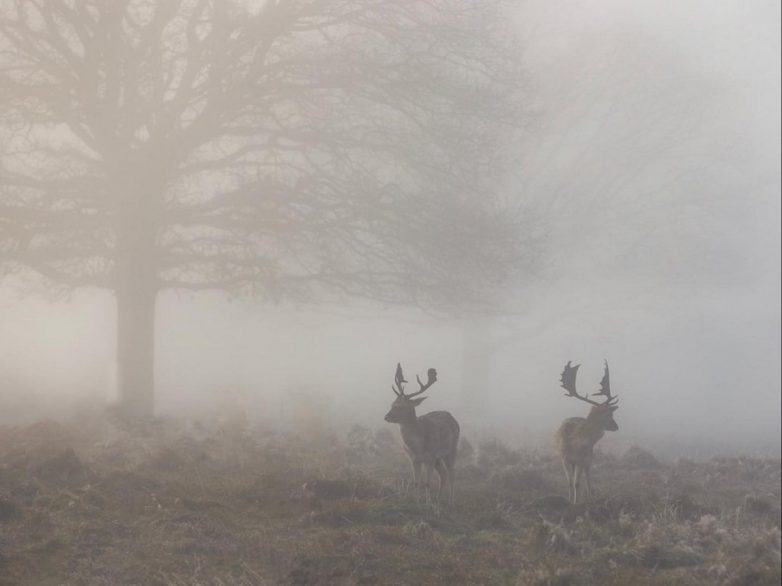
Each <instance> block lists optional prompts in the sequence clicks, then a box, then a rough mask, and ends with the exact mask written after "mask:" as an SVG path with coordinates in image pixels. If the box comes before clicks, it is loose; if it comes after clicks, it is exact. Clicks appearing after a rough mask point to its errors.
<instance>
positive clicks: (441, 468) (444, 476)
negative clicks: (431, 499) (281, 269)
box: [434, 459, 452, 503]
mask: <svg viewBox="0 0 782 586" xmlns="http://www.w3.org/2000/svg"><path fill="white" fill-rule="evenodd" d="M434 465H435V467H436V468H437V474H438V475H439V476H440V488H439V490H438V491H437V502H438V503H441V502H443V491H444V489H445V484H446V482H447V483H448V484H449V485H450V484H452V483H451V479H450V474H449V473H448V467H447V466H446V465H445V460H442V459H439V460H437V461H436V462H435V464H434Z"/></svg>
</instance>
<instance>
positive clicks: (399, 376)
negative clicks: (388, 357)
mask: <svg viewBox="0 0 782 586" xmlns="http://www.w3.org/2000/svg"><path fill="white" fill-rule="evenodd" d="M406 382H407V381H406V380H405V375H404V374H403V373H402V364H401V363H400V362H397V363H396V374H395V375H394V384H393V385H391V390H392V391H394V393H396V395H397V397H402V396H403V395H404V394H405V387H404V384H405V383H406ZM394 385H395V386H394Z"/></svg>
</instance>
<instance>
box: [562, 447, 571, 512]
mask: <svg viewBox="0 0 782 586" xmlns="http://www.w3.org/2000/svg"><path fill="white" fill-rule="evenodd" d="M562 467H563V468H564V469H565V479H567V500H568V502H571V503H572V502H573V465H572V464H570V463H569V462H568V461H567V460H565V458H562Z"/></svg>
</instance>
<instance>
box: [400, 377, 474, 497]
mask: <svg viewBox="0 0 782 586" xmlns="http://www.w3.org/2000/svg"><path fill="white" fill-rule="evenodd" d="M416 380H417V381H418V385H419V387H420V388H419V389H418V390H417V391H415V392H414V393H409V394H408V393H405V387H404V385H405V383H407V381H406V380H405V376H404V374H403V372H402V365H401V364H397V365H396V375H395V377H394V384H393V385H392V386H391V389H392V390H393V391H394V394H396V399H395V400H394V402H393V403H392V404H391V410H390V411H389V412H388V413H387V414H386V416H385V420H386V421H388V422H389V423H398V424H399V428H400V430H401V432H402V442H403V443H404V448H405V452H407V456H408V457H409V458H410V463H411V465H412V467H413V482H414V485H415V487H416V491H417V490H418V487H419V486H420V482H421V468H422V467H423V468H424V469H425V476H424V479H423V482H424V484H423V486H424V493H425V498H426V502H429V498H430V496H429V494H430V483H431V478H432V470H437V474H438V475H439V476H440V489H439V491H438V493H437V494H438V502H442V496H443V490H444V487H445V485H446V484H447V485H448V488H449V502H450V504H453V502H454V487H453V482H454V462H455V460H456V446H457V444H458V443H459V424H458V423H457V421H456V419H454V417H453V415H451V414H450V413H448V412H447V411H432V412H430V413H427V414H426V415H421V416H420V417H418V416H416V414H415V408H416V407H418V405H420V404H421V403H422V402H423V400H424V399H426V397H418V395H421V394H422V393H424V392H425V391H426V390H428V389H429V387H431V386H432V385H433V384H434V383H435V382H437V371H436V370H435V369H434V368H430V369H429V371H428V372H427V381H426V383H425V384H424V383H423V382H421V379H420V378H419V377H418V376H416ZM415 397H418V398H415Z"/></svg>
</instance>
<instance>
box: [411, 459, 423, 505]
mask: <svg viewBox="0 0 782 586" xmlns="http://www.w3.org/2000/svg"><path fill="white" fill-rule="evenodd" d="M411 462H412V465H413V494H415V500H416V501H418V496H419V494H418V493H419V492H420V490H419V488H420V483H421V462H420V461H418V460H412V461H411Z"/></svg>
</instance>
